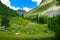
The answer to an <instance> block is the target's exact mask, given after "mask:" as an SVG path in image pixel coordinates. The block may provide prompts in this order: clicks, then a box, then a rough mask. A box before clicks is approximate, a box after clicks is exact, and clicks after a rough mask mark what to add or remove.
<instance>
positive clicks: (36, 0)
mask: <svg viewBox="0 0 60 40" xmlns="http://www.w3.org/2000/svg"><path fill="white" fill-rule="evenodd" d="M41 1H42V0H32V2H37V5H39V4H40V2H41Z"/></svg>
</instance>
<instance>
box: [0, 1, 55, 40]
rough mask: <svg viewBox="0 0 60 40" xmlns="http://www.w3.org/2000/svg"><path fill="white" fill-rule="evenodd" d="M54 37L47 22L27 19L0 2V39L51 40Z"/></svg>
mask: <svg viewBox="0 0 60 40" xmlns="http://www.w3.org/2000/svg"><path fill="white" fill-rule="evenodd" d="M54 37H55V33H54V32H53V31H51V30H49V29H48V24H38V23H34V22H32V21H30V20H27V19H25V18H23V17H21V16H19V15H18V14H17V13H16V12H15V11H13V10H12V9H9V8H8V7H6V6H5V5H4V4H2V3H1V2H0V40H40V39H41V40H45V39H46V40H51V39H52V38H54Z"/></svg>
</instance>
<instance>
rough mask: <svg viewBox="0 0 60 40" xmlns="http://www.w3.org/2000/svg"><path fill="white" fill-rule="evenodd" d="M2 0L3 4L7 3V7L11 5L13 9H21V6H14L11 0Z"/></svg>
mask: <svg viewBox="0 0 60 40" xmlns="http://www.w3.org/2000/svg"><path fill="white" fill-rule="evenodd" d="M1 2H2V3H3V4H5V5H6V6H7V7H9V8H10V9H13V10H18V9H20V8H19V7H17V8H16V7H14V6H11V4H10V1H9V0H1Z"/></svg>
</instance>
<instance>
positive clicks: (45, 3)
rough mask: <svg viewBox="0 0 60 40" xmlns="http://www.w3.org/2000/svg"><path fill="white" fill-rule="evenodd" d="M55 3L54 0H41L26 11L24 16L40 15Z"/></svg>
mask: <svg viewBox="0 0 60 40" xmlns="http://www.w3.org/2000/svg"><path fill="white" fill-rule="evenodd" d="M55 4H56V1H55V0H46V1H44V0H43V1H42V2H41V4H40V5H39V6H38V7H36V8H35V9H33V10H31V11H30V12H28V13H26V14H25V17H27V18H31V17H35V16H36V15H40V14H42V12H44V11H47V10H49V8H51V7H52V6H54V5H55Z"/></svg>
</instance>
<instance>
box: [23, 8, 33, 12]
mask: <svg viewBox="0 0 60 40" xmlns="http://www.w3.org/2000/svg"><path fill="white" fill-rule="evenodd" d="M23 10H25V11H26V12H28V11H30V10H32V8H28V7H24V8H23Z"/></svg>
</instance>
